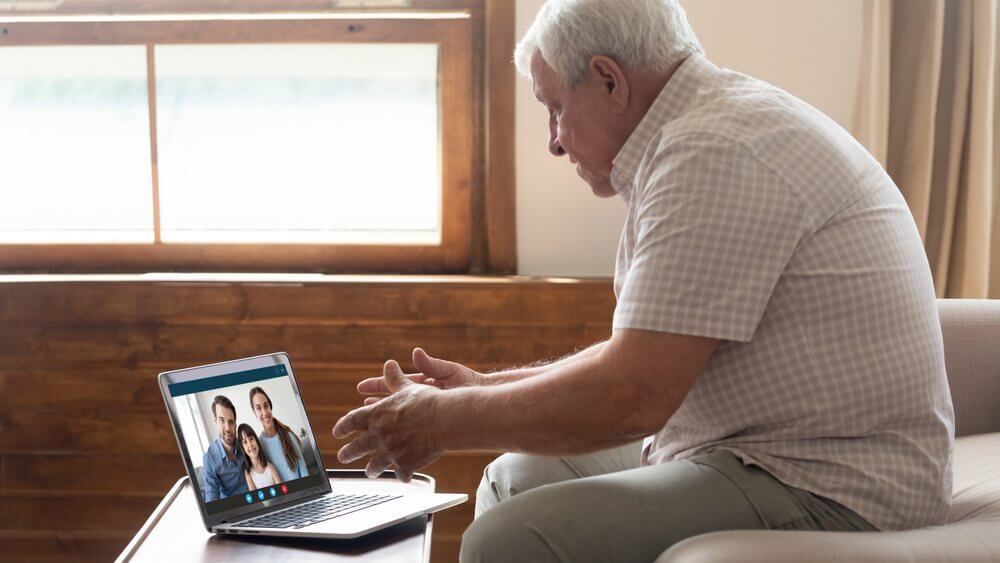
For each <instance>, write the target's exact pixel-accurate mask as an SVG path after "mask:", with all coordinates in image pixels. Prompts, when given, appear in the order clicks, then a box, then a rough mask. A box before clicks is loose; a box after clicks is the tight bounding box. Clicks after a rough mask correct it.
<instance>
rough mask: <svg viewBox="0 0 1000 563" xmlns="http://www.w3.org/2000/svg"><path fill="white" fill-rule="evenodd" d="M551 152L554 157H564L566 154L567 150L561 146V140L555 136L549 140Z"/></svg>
mask: <svg viewBox="0 0 1000 563" xmlns="http://www.w3.org/2000/svg"><path fill="white" fill-rule="evenodd" d="M549 152H550V153H552V155H553V156H562V155H564V154H566V149H564V148H563V147H562V145H561V144H559V138H558V137H556V136H554V135H553V136H552V137H551V138H550V139H549Z"/></svg>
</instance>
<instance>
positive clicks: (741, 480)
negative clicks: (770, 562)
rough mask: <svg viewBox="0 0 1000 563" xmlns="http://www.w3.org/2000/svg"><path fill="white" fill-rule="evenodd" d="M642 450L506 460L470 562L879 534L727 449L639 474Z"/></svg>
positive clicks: (638, 555) (491, 477)
mask: <svg viewBox="0 0 1000 563" xmlns="http://www.w3.org/2000/svg"><path fill="white" fill-rule="evenodd" d="M640 447H641V445H640V443H639V442H636V443H633V444H629V445H627V446H623V447H620V448H615V449H612V450H606V451H602V452H597V453H594V454H588V455H584V456H576V457H567V458H558V457H540V456H527V455H521V454H504V455H502V456H500V457H499V458H497V459H496V460H495V461H494V462H493V463H491V464H490V465H489V466H488V467H487V468H486V471H485V474H484V476H483V480H482V482H481V484H480V485H479V490H478V492H477V495H476V520H475V521H474V522H473V523H472V525H471V526H469V528H468V530H466V532H465V535H464V536H463V537H462V551H461V560H462V561H463V562H485V563H495V562H501V561H510V562H525V561H531V562H546V561H561V562H568V561H573V562H578V561H601V562H607V561H629V562H632V561H636V562H649V561H653V560H654V559H656V558H657V557H658V556H659V555H660V553H661V552H663V551H664V550H666V549H667V548H669V547H670V546H671V545H673V544H675V543H677V542H679V541H681V540H683V539H686V538H689V537H692V536H696V535H699V534H703V533H706V532H713V531H720V530H760V529H791V530H841V531H846V530H850V531H858V530H863V531H873V530H875V528H874V527H872V526H871V524H869V523H868V522H867V521H865V520H864V519H863V518H861V517H860V516H858V515H857V514H855V513H854V512H853V511H851V510H850V509H848V508H846V507H844V506H842V505H840V504H838V503H836V502H833V501H831V500H828V499H824V498H821V497H818V496H816V495H813V494H811V493H808V492H806V491H803V490H801V489H795V488H792V487H788V486H786V485H784V484H782V483H781V482H780V481H778V480H777V479H775V478H774V477H772V476H771V475H770V474H769V473H767V472H766V471H764V470H762V469H760V468H757V467H752V466H745V465H743V462H742V461H740V460H739V458H737V457H736V456H735V455H733V454H732V453H730V452H728V451H726V450H715V451H713V452H711V453H708V454H703V455H697V456H694V457H692V458H689V459H686V460H681V461H673V462H669V463H664V464H661V465H652V466H647V467H639V455H640Z"/></svg>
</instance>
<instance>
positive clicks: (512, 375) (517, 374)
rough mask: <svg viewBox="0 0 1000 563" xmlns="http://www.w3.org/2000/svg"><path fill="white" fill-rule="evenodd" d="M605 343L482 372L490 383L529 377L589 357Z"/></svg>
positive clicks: (508, 381) (511, 381)
mask: <svg viewBox="0 0 1000 563" xmlns="http://www.w3.org/2000/svg"><path fill="white" fill-rule="evenodd" d="M605 344H607V342H606V341H604V342H598V343H597V344H594V345H592V346H589V347H587V348H584V349H583V350H580V351H578V352H575V353H573V354H570V355H569V356H566V357H564V358H561V359H559V360H556V361H554V362H550V363H545V364H540V365H531V366H525V367H521V368H515V369H509V370H504V371H498V372H494V373H487V374H484V375H485V376H486V380H487V383H488V384H490V385H498V384H504V383H513V382H515V381H520V380H522V379H527V378H529V377H534V376H536V375H539V374H542V373H545V372H546V371H549V370H553V369H558V368H561V367H565V366H567V365H569V364H571V363H573V362H576V361H579V360H582V359H584V358H591V357H593V356H595V355H596V354H597V353H598V352H600V351H601V348H602V347H603V346H604V345H605Z"/></svg>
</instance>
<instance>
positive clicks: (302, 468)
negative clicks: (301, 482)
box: [292, 436, 308, 477]
mask: <svg viewBox="0 0 1000 563" xmlns="http://www.w3.org/2000/svg"><path fill="white" fill-rule="evenodd" d="M292 447H293V448H295V453H296V454H297V455H298V458H299V461H298V464H297V466H296V468H295V470H296V471H297V472H298V474H299V477H305V476H306V475H308V473H307V472H306V460H305V456H304V455H302V442H300V441H299V440H296V439H295V437H294V436H293V437H292Z"/></svg>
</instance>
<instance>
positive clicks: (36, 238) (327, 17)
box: [0, 0, 513, 273]
mask: <svg viewBox="0 0 1000 563" xmlns="http://www.w3.org/2000/svg"><path fill="white" fill-rule="evenodd" d="M299 3H301V4H303V6H304V7H305V8H309V9H306V10H305V11H301V12H289V11H287V10H288V9H293V10H294V9H295V7H296V6H298V5H299ZM489 3H490V2H484V0H476V1H472V0H465V1H459V0H456V1H454V2H445V1H439V0H426V1H425V2H421V1H420V0H413V1H412V2H411V1H409V0H406V1H398V0H392V1H390V2H385V1H382V2H380V4H381V5H389V4H394V5H401V6H403V7H404V8H406V9H402V8H401V9H398V10H397V11H392V12H390V11H386V10H385V9H383V10H374V11H357V10H355V11H346V10H331V9H323V10H317V9H315V8H311V7H310V6H309V5H308V4H315V3H309V2H305V0H296V2H284V3H281V4H274V3H271V5H270V6H267V5H266V4H267V3H266V2H265V3H260V2H247V3H245V6H241V9H243V8H244V7H250V8H253V10H252V11H250V13H239V14H231V13H225V12H224V11H221V8H223V7H225V6H232V3H226V2H223V1H221V0H218V1H216V2H197V3H195V2H188V1H186V0H173V1H159V2H157V1H152V0H147V1H141V2H113V1H111V0H108V1H106V2H95V1H93V0H90V1H86V0H76V1H73V0H66V1H65V2H64V3H63V4H62V5H61V6H60V7H59V8H58V9H56V11H55V12H51V13H48V12H32V13H29V14H24V13H11V12H6V13H2V12H0V123H3V124H4V125H3V127H0V155H3V156H2V158H3V159H4V161H5V162H4V166H3V171H2V172H0V174H2V176H3V180H2V182H0V197H2V201H3V204H2V205H0V263H2V264H4V266H3V269H4V271H8V272H9V271H46V272H56V271H77V272H80V271H183V270H190V271H235V270H240V271H322V272H413V273H418V272H468V271H475V269H476V262H480V263H481V262H483V261H485V257H483V256H476V254H477V253H478V254H480V255H481V254H483V252H482V247H483V246H488V245H489V242H488V241H489V240H490V239H491V238H496V234H495V233H491V232H490V230H489V229H490V225H496V224H497V219H496V218H494V219H493V220H492V221H491V220H490V217H489V213H488V211H487V208H488V207H489V206H490V205H492V204H491V202H493V201H495V200H496V199H497V198H496V196H495V194H494V195H491V193H490V191H489V189H488V187H487V184H488V183H489V182H490V178H491V177H492V176H491V174H490V173H489V171H488V169H487V164H489V162H488V161H490V160H491V155H494V154H496V153H497V149H496V148H495V147H493V148H490V147H489V145H490V143H491V142H492V143H495V142H496V141H495V139H496V138H499V137H496V136H497V134H498V133H497V131H499V132H500V134H503V131H504V129H509V127H508V126H506V125H505V126H503V127H497V126H494V127H489V126H490V125H491V123H495V122H492V121H491V115H492V114H491V113H490V111H491V110H490V109H489V108H490V105H491V104H492V105H494V106H496V107H499V108H502V107H503V104H502V103H500V101H498V100H493V101H492V102H491V103H487V102H490V100H489V99H488V98H489V96H488V95H487V94H486V93H485V90H486V89H488V88H490V84H489V83H490V80H491V78H490V77H491V76H494V75H496V74H497V73H496V71H495V70H494V71H492V72H488V71H489V69H488V68H487V65H486V64H485V62H484V61H485V59H484V57H486V56H487V55H489V53H490V52H491V51H490V49H489V48H484V47H482V45H477V44H476V43H475V42H474V41H473V37H474V36H475V35H476V29H477V26H481V25H483V24H482V22H483V20H484V18H485V15H486V14H489V13H492V12H495V11H496V10H497V8H496V6H493V7H490V6H489V5H488V4H489ZM212 4H218V5H219V6H218V7H219V8H220V9H219V10H217V11H215V12H212V11H211V8H212ZM342 4H348V3H347V2H342ZM350 4H354V5H363V4H365V3H364V2H351V3H350ZM414 4H416V5H417V6H414ZM423 4H428V5H427V6H423ZM95 5H103V6H105V7H106V8H108V10H109V11H113V12H115V15H112V16H108V15H94V14H88V13H86V12H87V11H95V10H94V6H95ZM192 6H196V7H197V8H198V9H199V10H202V11H201V12H199V13H193V11H192V10H189V11H188V12H185V11H184V8H190V7H192ZM278 7H280V8H281V9H282V10H283V11H282V12H275V11H274V9H276V8H278ZM168 8H172V9H173V10H174V11H172V12H171V13H169V14H168V13H166V11H167V9H168ZM418 8H427V9H418ZM269 9H270V10H271V11H268V10H269ZM206 11H207V12H206ZM504 19H505V20H509V19H510V18H504ZM509 23H510V22H508V24H509ZM510 33H511V34H512V30H510ZM502 35H505V34H502ZM508 46H509V45H507V44H506V43H505V44H504V47H503V48H506V47H508ZM505 62H506V63H507V64H508V66H509V51H507V60H506V61H505ZM511 72H512V71H511ZM477 77H485V78H477ZM511 102H512V100H511ZM494 113H497V112H495V111H494ZM504 117H505V118H507V117H509V118H510V120H511V121H512V112H511V113H510V115H505V116H504ZM484 125H485V126H486V127H484ZM510 142H512V141H510ZM492 160H493V161H495V160H496V159H495V158H494V159H492ZM506 166H507V167H509V166H510V164H509V163H507V164H506ZM508 175H509V176H510V177H512V174H509V173H508ZM501 176H503V175H502V174H501ZM506 189H507V190H512V189H513V186H509V185H508V186H507V187H506ZM510 198H511V199H512V194H511V195H510ZM509 207H512V205H509ZM504 220H505V219H504V218H503V217H501V222H502V221H504ZM473 225H477V227H476V228H473ZM512 230H513V229H512V228H511V229H510V231H511V232H510V233H509V235H507V234H505V235H504V236H509V237H511V238H512V236H513V232H512ZM484 243H485V244H484ZM510 246H512V244H511V245H510ZM487 269H488V268H487ZM507 269H510V268H509V267H508V268H507Z"/></svg>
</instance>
